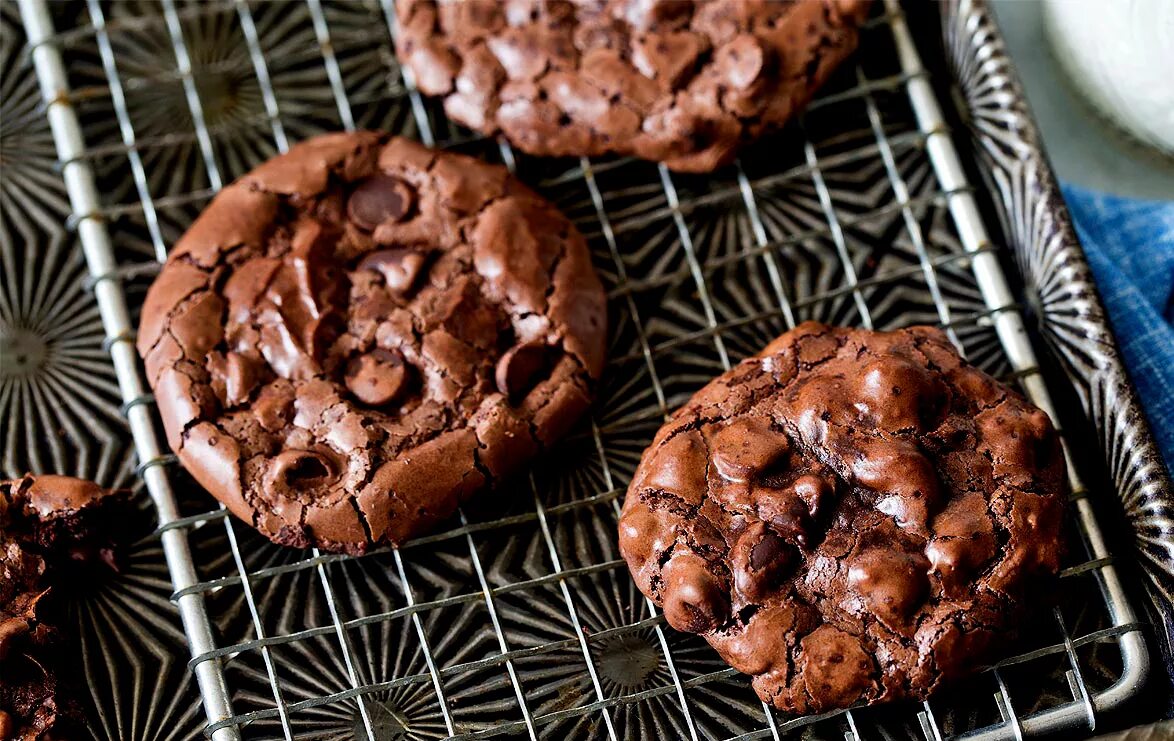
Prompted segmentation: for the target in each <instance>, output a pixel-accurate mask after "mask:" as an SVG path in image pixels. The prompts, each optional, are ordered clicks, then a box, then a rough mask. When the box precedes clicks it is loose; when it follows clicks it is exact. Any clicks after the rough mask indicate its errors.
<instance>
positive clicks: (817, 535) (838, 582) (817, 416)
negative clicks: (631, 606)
mask: <svg viewBox="0 0 1174 741" xmlns="http://www.w3.org/2000/svg"><path fill="white" fill-rule="evenodd" d="M1065 492H1066V483H1065V478H1064V464H1063V456H1062V453H1061V450H1060V444H1059V439H1058V437H1057V435H1056V433H1055V431H1054V430H1053V428H1052V425H1051V422H1050V421H1049V420H1048V417H1047V415H1046V414H1044V412H1042V411H1041V410H1039V409H1037V408H1035V407H1034V406H1032V405H1031V404H1030V403H1028V402H1027V401H1025V400H1024V399H1023V398H1022V397H1021V396H1019V395H1018V394H1017V393H1015V392H1014V391H1012V390H1010V389H1008V388H1007V387H1005V386H1003V385H1001V384H999V383H998V382H997V381H995V380H994V379H992V378H990V377H989V376H987V375H986V374H984V373H982V372H981V371H979V370H977V369H975V368H973V367H971V366H969V365H967V364H966V363H965V361H963V360H962V358H961V357H959V355H958V354H957V352H955V350H954V348H953V347H952V346H951V345H950V343H949V341H948V340H947V339H946V337H945V336H944V335H943V334H942V333H941V332H939V331H938V330H936V329H932V328H928V327H913V328H910V329H904V330H899V331H895V332H869V331H866V330H858V329H842V328H835V327H827V326H824V325H821V324H816V323H807V324H803V325H800V326H799V327H797V328H795V329H794V330H792V331H790V332H787V333H786V334H784V335H782V336H781V337H779V338H778V339H776V340H775V341H773V342H772V343H771V344H770V345H769V346H767V347H766V349H764V350H763V351H762V353H761V354H759V355H758V356H757V357H753V358H749V359H747V360H745V361H743V362H742V363H740V364H739V365H738V366H737V367H735V368H733V369H732V370H730V371H729V372H727V373H725V374H724V375H722V376H720V377H718V378H717V379H715V380H714V381H712V382H711V383H710V384H708V385H707V386H706V387H705V388H703V389H701V390H700V391H698V392H697V394H695V395H694V396H693V398H692V399H691V400H690V401H689V403H688V404H686V405H685V406H684V408H682V409H680V410H679V411H677V412H676V413H675V414H674V415H673V416H672V418H671V419H670V420H669V422H668V423H667V424H665V426H664V427H662V428H661V430H660V431H659V432H658V433H657V435H656V439H655V440H654V441H653V443H652V445H651V447H649V448H648V450H647V451H645V453H644V457H643V459H642V460H641V462H640V466H639V468H638V469H637V470H636V474H635V477H634V479H633V481H632V484H631V486H630V487H629V489H628V495H627V499H626V501H625V502H624V510H623V516H622V518H621V520H620V550H621V552H622V553H623V556H624V558H625V559H626V560H627V562H628V566H629V568H630V569H631V571H632V574H633V576H634V577H635V579H636V583H637V584H638V585H639V587H640V589H641V591H643V592H644V593H645V594H647V595H648V596H649V597H651V598H652V599H653V600H655V601H656V603H657V604H659V605H662V606H663V608H664V614H665V618H666V619H667V620H668V622H669V624H670V625H672V626H673V627H674V628H677V629H678V630H682V631H687V632H690V633H700V634H702V635H703V636H704V637H705V639H706V640H707V641H708V642H709V643H710V644H711V645H712V646H713V647H714V648H716V649H717V651H718V653H720V654H721V655H722V657H723V658H724V659H725V660H726V661H727V662H729V663H730V665H731V666H733V667H734V668H736V669H738V670H739V671H742V672H745V673H747V674H751V675H753V676H754V680H753V683H754V688H755V689H756V690H757V692H758V694H759V696H760V697H761V698H762V699H763V700H764V701H766V702H769V703H771V704H772V705H774V706H775V707H776V708H779V709H781V710H786V711H789V712H795V713H811V712H823V711H826V710H830V709H833V708H843V707H847V706H850V705H853V704H856V703H862V702H863V703H873V702H884V701H888V700H895V699H900V698H918V699H923V698H925V697H926V696H927V695H928V694H929V693H931V692H932V691H933V690H934V689H935V688H936V687H937V686H938V685H939V684H940V683H942V682H945V681H949V680H951V679H953V678H955V677H958V676H961V675H963V674H966V673H967V672H970V671H973V670H974V669H975V668H977V667H978V666H979V665H980V664H982V663H983V662H985V661H989V660H990V659H991V658H993V657H992V655H991V651H992V650H995V649H997V647H998V644H1000V643H1003V642H1005V641H1006V640H1007V637H1008V635H1009V634H1011V633H1013V632H1014V629H1015V627H1016V626H1017V625H1018V623H1019V621H1020V620H1021V619H1022V617H1023V615H1024V614H1025V611H1026V609H1027V608H1028V607H1029V606H1030V604H1031V602H1032V601H1033V600H1038V599H1039V591H1038V590H1039V589H1040V588H1041V587H1043V586H1046V585H1047V584H1048V583H1049V582H1050V580H1051V579H1052V577H1054V576H1055V574H1056V572H1057V570H1058V568H1059V556H1060V550H1061V520H1062V515H1063V508H1064V504H1063V503H1064V498H1065Z"/></svg>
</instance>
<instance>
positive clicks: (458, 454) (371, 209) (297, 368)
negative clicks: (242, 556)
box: [138, 132, 607, 553]
mask: <svg viewBox="0 0 1174 741" xmlns="http://www.w3.org/2000/svg"><path fill="white" fill-rule="evenodd" d="M142 317H143V318H142V321H141V324H140V327H139V339H138V347H139V352H140V353H141V355H142V356H143V359H144V361H145V363H146V369H147V377H148V379H149V381H150V383H151V386H152V388H153V389H154V391H155V397H156V400H157V401H158V404H159V409H160V413H161V414H162V417H163V421H164V425H165V428H166V432H167V439H168V442H169V444H170V445H171V447H172V449H174V450H175V451H176V453H177V454H178V455H179V458H180V460H181V462H182V463H183V465H184V466H185V467H186V468H187V470H188V471H189V472H191V473H192V475H193V476H195V478H196V479H197V480H198V481H199V482H200V483H201V484H202V485H203V486H204V487H205V488H207V489H208V491H210V492H211V493H212V495H213V496H215V497H216V498H217V499H219V500H220V501H222V502H223V503H224V504H225V505H226V506H227V507H228V508H229V510H231V511H232V512H233V514H235V515H236V516H237V517H240V518H241V519H243V520H245V521H246V522H249V523H251V524H252V525H253V526H254V527H256V528H257V529H258V530H259V531H260V532H261V533H262V534H264V535H266V536H267V537H269V538H271V539H272V540H274V541H275V542H278V543H282V544H286V545H292V546H297V547H307V546H317V547H320V548H323V549H326V550H330V551H345V552H349V553H361V552H364V551H366V550H368V549H369V548H371V547H372V546H376V545H380V544H387V543H399V542H402V541H403V540H405V539H406V538H408V537H410V536H412V535H414V534H416V533H419V532H421V531H423V530H425V529H427V528H429V527H430V526H431V525H433V524H434V523H436V522H438V521H439V520H441V519H443V518H445V517H447V516H449V515H450V514H452V513H453V511H454V510H455V508H456V507H457V505H458V503H459V502H460V501H462V500H464V499H465V498H467V497H468V496H470V495H472V494H473V493H474V492H475V491H477V490H479V489H482V488H484V487H486V486H488V485H491V484H493V483H494V482H495V481H497V480H499V479H501V478H502V477H503V476H506V475H507V474H509V473H510V472H512V471H514V470H516V469H517V468H518V467H519V466H520V465H521V464H522V463H523V462H525V461H526V460H528V459H529V458H531V457H532V456H534V455H535V454H537V453H538V452H540V451H542V450H543V449H544V448H546V447H547V446H549V445H550V444H551V443H553V442H554V441H555V440H556V439H557V438H558V437H559V436H560V435H562V434H563V433H564V431H565V430H566V429H567V428H568V426H569V425H570V424H571V423H572V422H573V421H574V420H575V418H576V417H578V416H579V414H580V413H581V412H582V411H583V410H584V409H585V408H586V407H587V405H588V403H589V400H590V397H591V393H592V390H593V389H592V387H593V384H594V381H595V379H597V378H598V376H599V374H600V371H601V368H602V366H603V361H604V350H605V335H606V331H607V323H606V316H605V299H604V294H603V289H602V287H601V285H600V283H599V280H598V278H597V277H596V275H595V273H594V270H593V268H592V265H591V262H590V256H589V254H588V250H587V246H586V243H585V242H584V240H583V237H582V236H581V235H580V234H579V233H578V231H576V230H575V228H574V226H573V225H572V224H571V223H570V222H569V221H568V220H567V219H566V218H565V217H564V216H563V215H562V214H560V213H559V212H558V211H557V210H556V209H555V208H554V206H552V205H551V204H550V203H548V202H546V201H545V200H543V199H542V198H540V197H539V196H537V195H536V194H535V193H533V192H532V191H531V190H529V189H527V188H526V187H525V186H524V185H522V184H521V183H520V182H519V181H518V180H516V179H514V178H513V177H512V176H510V175H509V173H508V172H507V171H506V170H505V169H504V168H502V167H498V166H494V165H489V164H485V163H483V162H479V161H477V160H474V159H472V158H470V157H465V156H463V155H458V154H453V153H446V152H435V151H432V150H429V149H427V148H425V147H423V146H421V145H420V144H417V143H414V142H412V141H409V140H406V139H400V138H394V137H388V136H386V135H383V134H379V133H375V132H358V133H347V134H329V135H323V136H319V137H316V138H314V139H311V140H309V141H306V142H303V143H301V144H299V145H297V146H295V147H293V148H292V149H291V150H290V151H289V152H288V153H287V154H284V155H281V156H279V157H276V158H274V159H272V160H270V161H269V162H267V163H265V164H263V165H261V166H260V167H258V168H257V169H255V170H254V171H252V172H251V173H249V174H248V175H246V176H244V177H242V178H241V179H240V180H238V181H237V182H235V183H233V184H232V185H230V186H228V187H227V188H225V189H224V190H222V191H221V192H220V193H219V194H218V195H217V196H216V197H215V198H214V199H213V201H212V203H211V204H210V205H209V206H208V207H207V208H206V209H205V211H204V212H203V213H202V214H201V215H200V217H199V218H198V219H197V220H196V221H195V222H194V223H193V224H192V226H191V228H190V229H189V230H188V232H187V233H186V234H185V235H184V236H183V238H182V239H180V241H179V242H178V244H177V245H176V246H175V248H174V250H173V251H172V252H171V254H170V256H169V258H168V261H167V263H166V264H165V265H164V267H163V270H162V272H161V273H160V275H159V277H158V278H157V280H156V281H155V283H154V285H152V287H151V289H150V291H149V293H148V294H147V297H146V301H145V303H144V307H143V315H142Z"/></svg>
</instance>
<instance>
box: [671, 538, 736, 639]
mask: <svg viewBox="0 0 1174 741" xmlns="http://www.w3.org/2000/svg"><path fill="white" fill-rule="evenodd" d="M664 585H665V586H664V617H665V619H666V620H668V622H669V625H671V626H673V627H674V628H676V629H677V630H683V631H687V632H689V633H703V632H705V631H708V630H713V629H714V628H716V627H717V626H719V625H721V624H722V623H724V622H725V621H726V618H727V617H729V612H730V602H729V598H728V596H727V594H726V591H725V589H723V588H722V585H721V583H720V582H719V581H718V578H717V576H716V575H715V574H714V573H713V572H712V571H710V569H709V565H708V564H707V563H706V562H705V559H703V558H701V557H700V556H698V555H696V554H694V553H687V552H686V553H677V554H675V555H674V556H673V557H672V558H670V559H669V562H668V563H667V564H666V565H665V567H664Z"/></svg>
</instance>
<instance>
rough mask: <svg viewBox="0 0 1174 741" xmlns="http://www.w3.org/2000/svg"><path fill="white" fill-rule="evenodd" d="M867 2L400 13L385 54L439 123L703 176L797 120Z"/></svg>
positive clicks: (426, 3)
mask: <svg viewBox="0 0 1174 741" xmlns="http://www.w3.org/2000/svg"><path fill="white" fill-rule="evenodd" d="M868 6H869V3H868V0H798V1H797V2H778V1H777V0H714V1H712V2H693V1H692V0H688V1H686V0H667V1H666V0H600V1H598V2H576V3H571V2H526V1H522V2H519V1H517V0H511V1H510V2H500V1H499V0H466V1H464V2H439V3H437V2H433V1H432V0H399V1H398V2H397V5H396V7H397V16H398V19H399V33H398V36H397V44H396V49H397V53H398V55H399V57H400V59H401V61H402V62H403V64H404V65H405V66H406V67H407V68H408V69H409V70H410V71H411V72H412V75H413V78H414V80H415V83H416V85H417V86H418V87H419V89H420V90H422V91H423V92H425V93H427V94H429V95H439V96H443V97H444V108H445V111H446V113H447V114H448V116H449V117H450V118H452V119H454V120H456V121H459V122H460V123H462V124H464V125H466V126H469V127H470V128H473V129H477V130H479V131H481V132H483V133H485V134H489V135H495V134H498V133H501V134H504V135H505V136H506V137H507V138H508V139H509V140H510V141H511V142H512V143H513V144H514V145H515V146H517V147H519V148H521V149H523V150H525V151H527V152H530V153H532V154H540V155H558V156H563V155H569V156H588V155H599V154H604V153H607V152H614V153H619V154H634V155H636V156H638V157H642V158H644V159H649V160H654V161H659V162H664V163H666V164H667V165H668V166H669V167H670V168H672V169H675V170H682V171H688V172H706V171H709V170H713V169H714V168H715V167H718V166H720V165H722V164H725V163H727V162H729V161H730V160H732V159H733V158H734V156H735V154H736V152H737V150H738V148H739V147H741V146H742V145H744V144H746V143H748V142H750V141H753V140H754V139H757V138H758V137H759V136H760V135H762V134H763V133H765V132H767V131H771V130H773V129H777V128H779V127H781V126H782V125H783V124H784V123H785V122H786V121H787V120H789V119H790V118H791V117H792V116H793V115H795V114H796V113H798V112H799V110H801V109H802V108H803V106H805V105H806V104H807V101H808V100H810V98H811V96H812V94H813V93H814V91H815V90H816V88H818V87H819V86H820V85H822V84H823V83H824V81H825V80H826V79H827V78H828V77H829V76H830V75H831V73H832V71H833V70H834V69H835V68H836V66H837V65H838V64H839V63H840V62H841V61H843V59H844V58H845V57H847V56H848V55H849V54H850V53H851V52H852V50H853V49H855V47H856V42H857V26H858V25H859V24H860V22H861V21H862V20H863V19H864V17H865V15H866V14H867V12H868Z"/></svg>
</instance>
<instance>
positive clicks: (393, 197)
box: [346, 173, 416, 231]
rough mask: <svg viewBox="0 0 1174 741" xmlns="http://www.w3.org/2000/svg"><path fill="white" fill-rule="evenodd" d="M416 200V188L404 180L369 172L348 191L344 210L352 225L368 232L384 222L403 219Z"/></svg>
mask: <svg viewBox="0 0 1174 741" xmlns="http://www.w3.org/2000/svg"><path fill="white" fill-rule="evenodd" d="M415 202H416V191H415V190H414V189H413V188H412V186H410V185H408V184H407V183H406V182H404V181H403V180H400V179H399V178H397V177H392V176H391V175H384V174H382V173H380V174H377V175H372V176H371V177H369V178H367V179H366V180H364V181H363V182H361V183H359V186H358V187H357V188H355V189H354V190H353V191H352V192H351V197H350V198H348V199H347V202H346V213H347V218H349V219H350V220H351V221H352V222H353V223H354V224H355V226H357V227H359V228H360V229H364V230H366V231H371V230H373V229H374V228H375V227H377V226H379V225H380V224H382V223H383V222H385V221H402V220H403V219H404V217H405V216H407V215H408V213H409V212H410V211H411V210H412V206H413V205H415Z"/></svg>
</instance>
